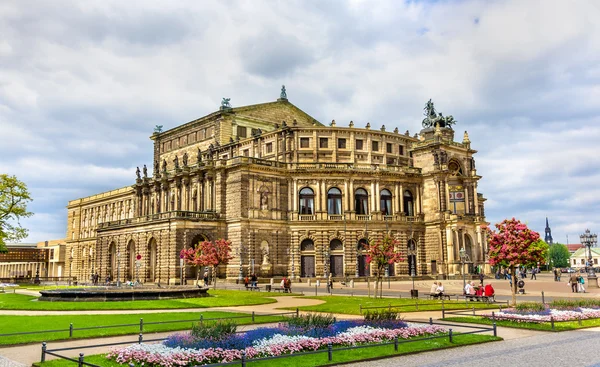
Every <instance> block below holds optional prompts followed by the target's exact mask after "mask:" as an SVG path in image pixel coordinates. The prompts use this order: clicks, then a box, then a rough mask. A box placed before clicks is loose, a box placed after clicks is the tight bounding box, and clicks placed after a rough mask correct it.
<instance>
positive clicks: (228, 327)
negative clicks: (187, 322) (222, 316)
mask: <svg viewBox="0 0 600 367" xmlns="http://www.w3.org/2000/svg"><path fill="white" fill-rule="evenodd" d="M236 330H237V324H236V323H235V322H234V321H231V320H219V321H216V322H200V323H197V324H196V325H192V332H191V334H192V337H194V338H195V339H213V340H217V339H225V338H227V337H229V336H231V335H234V334H235V331H236Z"/></svg>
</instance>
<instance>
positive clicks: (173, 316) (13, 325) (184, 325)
mask: <svg viewBox="0 0 600 367" xmlns="http://www.w3.org/2000/svg"><path fill="white" fill-rule="evenodd" d="M200 315H202V317H203V319H211V318H232V317H234V316H244V318H239V319H236V320H237V322H238V323H239V324H241V325H247V324H250V323H252V317H251V315H250V314H246V313H233V312H213V311H208V312H202V313H200V312H173V313H146V314H120V315H56V316H8V315H6V316H4V315H3V316H0V325H2V329H1V330H2V331H1V332H0V333H2V334H3V333H7V334H8V333H18V332H26V331H42V330H64V331H61V332H49V333H40V334H27V335H15V336H0V345H10V344H21V343H32V342H40V343H41V342H42V341H50V340H63V339H68V338H69V331H68V330H69V324H70V323H73V328H75V329H77V328H84V327H93V326H109V325H122V324H135V325H134V326H127V327H110V328H98V329H92V330H74V331H73V338H75V339H83V338H94V337H104V336H114V335H127V334H132V340H134V339H135V335H137V334H139V332H140V326H139V323H140V319H141V318H143V319H144V323H145V325H144V327H143V331H144V333H151V332H158V331H172V330H189V329H191V325H192V323H193V321H191V320H200ZM175 320H190V321H188V322H178V323H169V324H157V325H148V324H147V323H149V322H158V321H175ZM255 320H256V322H257V323H265V322H277V321H281V320H282V317H281V316H259V315H256V316H255Z"/></svg>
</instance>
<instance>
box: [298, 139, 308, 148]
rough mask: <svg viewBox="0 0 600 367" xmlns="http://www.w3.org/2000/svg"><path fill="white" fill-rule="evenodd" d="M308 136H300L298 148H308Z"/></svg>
mask: <svg viewBox="0 0 600 367" xmlns="http://www.w3.org/2000/svg"><path fill="white" fill-rule="evenodd" d="M309 147H310V138H300V148H309Z"/></svg>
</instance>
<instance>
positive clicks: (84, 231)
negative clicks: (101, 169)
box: [67, 93, 487, 284]
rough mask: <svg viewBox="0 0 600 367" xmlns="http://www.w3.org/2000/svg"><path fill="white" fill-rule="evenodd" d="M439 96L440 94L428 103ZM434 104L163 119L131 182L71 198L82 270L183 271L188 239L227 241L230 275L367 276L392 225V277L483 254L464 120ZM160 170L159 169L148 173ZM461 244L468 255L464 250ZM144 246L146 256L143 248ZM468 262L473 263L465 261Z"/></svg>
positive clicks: (76, 259)
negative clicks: (347, 113)
mask: <svg viewBox="0 0 600 367" xmlns="http://www.w3.org/2000/svg"><path fill="white" fill-rule="evenodd" d="M429 103H431V102H429ZM431 112H434V110H433V103H431V105H430V108H429V109H427V115H426V119H425V120H424V122H423V124H424V126H425V128H424V129H423V130H422V131H421V132H420V134H418V135H415V136H412V137H411V136H409V134H408V131H407V132H406V133H404V134H402V133H399V131H398V129H397V128H396V129H394V130H393V131H386V129H385V127H382V128H381V129H378V130H372V129H371V128H370V126H369V124H367V126H365V127H358V126H355V125H354V123H352V122H350V124H349V126H348V127H341V126H340V127H338V126H336V123H335V121H332V122H331V123H330V124H329V126H324V125H323V124H321V123H320V122H318V121H317V120H316V119H314V118H312V117H311V116H309V115H308V114H306V113H305V112H303V111H302V110H300V109H299V108H298V107H296V106H294V105H293V104H292V103H290V102H289V101H288V100H287V98H286V96H285V93H282V95H281V98H280V99H278V100H277V101H275V102H270V103H263V104H257V105H251V106H245V107H237V108H232V107H230V106H229V104H228V101H227V100H224V102H223V103H222V106H221V108H220V109H219V110H218V111H216V112H214V113H211V114H209V115H207V116H204V117H202V118H199V119H197V120H194V121H191V122H188V123H186V124H183V125H181V126H178V127H176V128H173V129H170V130H168V131H164V132H163V131H160V130H158V131H156V132H155V133H154V134H153V135H152V136H151V139H152V140H153V142H154V162H153V164H152V166H151V167H150V169H149V170H148V169H147V168H146V167H145V166H144V168H143V170H142V171H140V170H138V172H137V178H136V179H135V182H133V183H132V185H131V186H128V187H124V188H120V189H116V190H113V191H109V192H106V193H101V194H97V195H93V196H90V197H86V198H81V199H77V200H73V201H70V202H69V204H68V225H67V252H68V256H67V258H68V259H69V261H72V264H67V268H69V269H72V271H73V275H76V276H78V277H79V278H80V279H89V278H90V276H91V274H95V273H98V274H99V276H100V278H101V279H105V278H106V277H109V278H112V279H114V280H116V279H117V277H118V278H120V279H121V280H123V279H140V281H142V282H146V283H148V282H161V283H170V284H175V283H179V282H180V281H181V280H180V279H181V272H182V270H184V272H185V276H186V277H195V274H194V269H190V268H188V267H184V269H182V268H181V264H180V259H179V252H180V251H181V249H182V248H184V247H190V246H194V245H196V244H197V243H198V242H199V241H201V240H204V239H208V240H215V239H218V238H226V239H229V240H231V242H232V247H233V255H234V258H233V260H232V261H231V262H230V263H229V265H227V266H226V267H223V269H221V274H220V275H221V276H226V277H227V278H231V279H237V278H239V277H240V275H241V274H243V275H244V276H245V275H246V274H249V273H252V272H254V273H256V274H257V275H258V276H263V277H271V276H282V275H286V276H291V277H293V278H298V277H323V276H325V275H326V274H328V273H329V272H331V273H332V274H333V276H335V277H349V278H352V277H361V276H365V275H368V274H370V269H369V267H368V264H367V263H366V258H365V254H364V249H365V245H366V244H367V243H368V242H369V241H373V240H377V239H380V238H382V237H383V236H384V235H385V234H386V233H389V234H390V235H391V236H393V237H394V238H396V239H398V240H399V242H400V243H401V245H400V247H399V248H398V251H400V252H401V253H403V255H404V258H405V261H403V262H401V263H399V264H394V265H393V266H390V268H389V269H388V273H389V275H391V276H403V275H412V274H414V275H419V276H420V275H432V276H437V275H448V274H457V273H460V271H461V268H462V266H461V260H464V261H465V262H466V264H467V265H468V266H469V267H472V266H476V265H484V264H485V262H486V258H485V254H486V252H487V245H486V239H485V236H484V233H483V232H482V230H481V225H483V224H485V223H486V222H485V215H484V201H485V199H484V198H483V196H482V195H481V194H480V193H478V192H477V183H478V181H479V179H480V178H481V177H480V176H478V175H477V171H476V169H475V163H474V159H473V155H474V154H475V153H476V151H475V150H473V149H471V143H470V141H469V137H468V135H467V133H466V132H465V133H464V136H463V139H462V142H460V143H459V142H455V141H454V130H453V129H452V123H453V121H450V120H448V119H447V118H444V117H442V116H441V114H439V116H437V115H436V114H435V113H433V114H432V113H431ZM148 171H151V172H148ZM462 248H464V249H465V251H464V253H465V254H466V256H464V257H463V258H460V249H462ZM138 258H139V259H138ZM467 265H465V269H466V266H467Z"/></svg>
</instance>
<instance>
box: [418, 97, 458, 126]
mask: <svg viewBox="0 0 600 367" xmlns="http://www.w3.org/2000/svg"><path fill="white" fill-rule="evenodd" d="M423 111H424V112H423V115H425V118H424V119H423V122H422V125H423V127H424V128H431V127H435V125H436V124H439V125H440V127H449V128H452V125H454V124H456V120H454V117H453V116H452V115H448V116H446V117H444V115H443V114H442V113H441V112H439V113H438V112H436V110H435V106H434V105H433V102H432V101H431V99H429V101H427V103H426V104H425V108H423Z"/></svg>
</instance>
